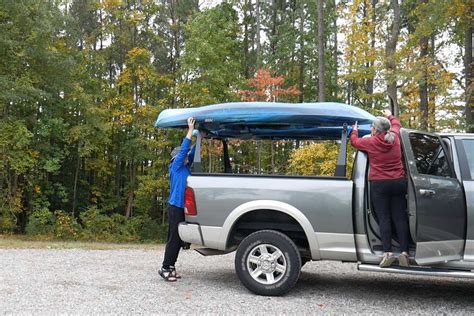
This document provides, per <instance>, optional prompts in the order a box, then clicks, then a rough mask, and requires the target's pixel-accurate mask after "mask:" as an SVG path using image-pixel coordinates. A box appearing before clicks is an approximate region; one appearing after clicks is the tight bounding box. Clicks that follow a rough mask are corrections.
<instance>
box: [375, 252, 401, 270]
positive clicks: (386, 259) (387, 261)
mask: <svg viewBox="0 0 474 316" xmlns="http://www.w3.org/2000/svg"><path fill="white" fill-rule="evenodd" d="M395 259H397V258H395V256H394V255H393V254H392V253H391V252H386V253H384V254H383V257H382V261H380V264H379V267H381V268H387V267H390V266H391V265H392V263H393V262H394V261H395Z"/></svg>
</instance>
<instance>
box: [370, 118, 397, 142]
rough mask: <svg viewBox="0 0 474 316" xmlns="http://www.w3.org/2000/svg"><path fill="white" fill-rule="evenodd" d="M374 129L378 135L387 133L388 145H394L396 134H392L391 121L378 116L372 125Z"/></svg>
mask: <svg viewBox="0 0 474 316" xmlns="http://www.w3.org/2000/svg"><path fill="white" fill-rule="evenodd" d="M372 127H373V128H375V130H376V131H377V134H380V133H385V138H384V139H385V141H386V142H387V143H393V141H394V140H395V134H394V133H392V132H390V129H391V128H392V125H391V124H390V121H389V120H388V119H387V118H385V117H381V116H377V117H376V118H375V120H374V122H373V123H372Z"/></svg>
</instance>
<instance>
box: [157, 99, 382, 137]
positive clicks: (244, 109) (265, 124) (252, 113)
mask: <svg viewBox="0 0 474 316" xmlns="http://www.w3.org/2000/svg"><path fill="white" fill-rule="evenodd" d="M188 117H194V119H195V120H196V122H197V123H198V124H199V129H201V130H206V131H207V132H208V133H210V134H212V135H213V136H215V137H219V138H258V139H340V137H341V132H342V129H343V126H344V124H347V126H348V127H349V131H350V127H351V126H352V125H353V124H354V122H356V121H357V122H358V123H359V134H361V135H364V134H369V133H370V124H371V123H372V121H373V120H374V118H375V117H374V116H373V115H372V114H370V113H368V112H366V111H364V110H362V109H360V108H358V107H355V106H352V105H348V104H343V103H334V102H322V103H271V102H235V103H222V104H215V105H209V106H203V107H199V108H184V109H169V110H164V111H162V112H161V113H160V115H159V116H158V119H157V120H156V123H155V127H157V128H185V127H187V122H186V120H187V118H188Z"/></svg>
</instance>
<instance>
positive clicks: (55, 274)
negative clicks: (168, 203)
mask: <svg viewBox="0 0 474 316" xmlns="http://www.w3.org/2000/svg"><path fill="white" fill-rule="evenodd" d="M162 257H163V248H162V247H160V248H159V249H143V250H141V249H139V250H83V249H69V250H52V249H7V250H0V269H1V270H0V313H2V314H18V313H24V314H31V313H35V314H37V313H42V314H46V313H47V314H50V313H55V314H56V313H74V314H85V313H87V314H97V313H101V314H103V313H109V314H138V313H140V314H149V313H160V314H162V313H179V314H183V313H187V314H189V313H192V314H201V313H212V314H224V313H225V314H235V313H239V314H256V313H258V314H269V313H278V314H295V313H297V314H308V313H317V314H321V313H326V314H327V313H331V314H333V313H338V314H341V313H347V314H354V313H364V314H369V313H370V314H375V313H377V314H379V313H400V314H408V313H415V314H435V313H436V314H474V280H460V279H451V278H434V277H414V276H399V275H391V274H381V273H374V274H370V273H367V272H358V271H357V269H356V265H355V264H348V263H339V262H311V263H308V264H306V265H305V266H304V267H303V270H302V273H301V276H300V280H299V282H298V283H297V285H296V287H295V288H294V289H293V290H292V291H291V292H290V293H289V294H287V295H286V296H284V297H261V296H256V295H254V294H251V293H250V292H248V291H247V289H245V288H244V287H243V286H242V285H241V284H240V282H239V280H238V279H237V276H236V274H235V272H234V262H233V260H234V254H229V255H225V256H215V257H202V256H201V255H199V254H198V253H196V252H194V251H185V252H182V253H181V256H180V260H179V262H178V264H177V269H178V272H180V273H181V274H182V275H183V279H181V280H179V281H178V282H175V283H166V282H164V281H163V280H162V279H161V278H160V277H159V276H158V274H157V267H158V266H159V263H160V262H161V259H162Z"/></svg>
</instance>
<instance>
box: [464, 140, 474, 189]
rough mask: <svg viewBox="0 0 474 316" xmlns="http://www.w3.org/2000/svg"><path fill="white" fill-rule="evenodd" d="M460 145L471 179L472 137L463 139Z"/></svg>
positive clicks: (473, 163) (473, 177)
mask: <svg viewBox="0 0 474 316" xmlns="http://www.w3.org/2000/svg"><path fill="white" fill-rule="evenodd" d="M462 145H463V147H464V153H465V155H466V161H467V166H468V168H469V172H470V174H471V180H474V139H463V140H462Z"/></svg>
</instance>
